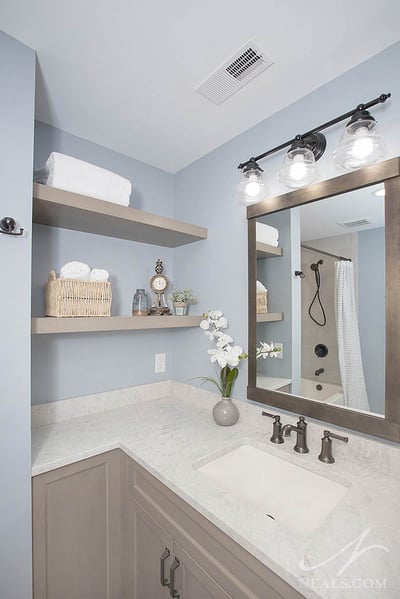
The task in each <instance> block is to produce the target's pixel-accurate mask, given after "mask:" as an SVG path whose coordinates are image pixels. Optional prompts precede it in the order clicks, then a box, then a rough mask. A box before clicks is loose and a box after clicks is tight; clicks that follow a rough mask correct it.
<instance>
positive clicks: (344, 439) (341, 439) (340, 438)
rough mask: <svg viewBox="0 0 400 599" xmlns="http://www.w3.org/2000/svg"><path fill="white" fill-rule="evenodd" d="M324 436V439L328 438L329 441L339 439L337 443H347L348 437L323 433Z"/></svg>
mask: <svg viewBox="0 0 400 599" xmlns="http://www.w3.org/2000/svg"><path fill="white" fill-rule="evenodd" d="M325 433H329V434H328V435H325ZM324 435H325V436H326V437H330V438H331V439H339V441H344V442H345V443H348V442H349V438H348V437H343V436H342V435H336V434H335V433H330V432H329V431H324Z"/></svg>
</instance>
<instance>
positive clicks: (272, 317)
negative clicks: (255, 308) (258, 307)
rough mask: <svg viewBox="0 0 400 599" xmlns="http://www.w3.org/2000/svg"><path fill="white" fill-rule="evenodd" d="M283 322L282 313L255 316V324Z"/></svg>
mask: <svg viewBox="0 0 400 599" xmlns="http://www.w3.org/2000/svg"><path fill="white" fill-rule="evenodd" d="M279 320H283V312H267V313H266V314H257V322H277V321H279Z"/></svg>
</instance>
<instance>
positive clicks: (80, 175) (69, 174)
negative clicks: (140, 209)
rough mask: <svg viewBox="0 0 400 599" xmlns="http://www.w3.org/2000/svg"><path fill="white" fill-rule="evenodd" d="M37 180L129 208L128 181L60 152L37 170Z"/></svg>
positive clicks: (34, 178)
mask: <svg viewBox="0 0 400 599" xmlns="http://www.w3.org/2000/svg"><path fill="white" fill-rule="evenodd" d="M33 180H34V181H35V182H36V183H42V184H43V185H49V186H50V187H57V188H58V189H64V190H65V191H72V192H74V193H79V194H81V195H86V196H90V197H92V198H97V199H98V200H105V201H106V202H112V203H113V204H121V206H129V198H130V195H131V192H132V184H131V182H130V181H128V179H124V177H121V176H120V175H117V174H116V173H112V172H111V171H107V170H106V169H104V168H100V167H99V166H96V165H95V164H90V163H89V162H85V161H84V160H78V159H77V158H73V157H72V156H67V155H66V154H60V153H58V152H52V153H51V154H50V156H49V158H48V159H47V162H46V164H45V165H44V166H43V167H42V168H41V169H39V170H35V171H34V173H33Z"/></svg>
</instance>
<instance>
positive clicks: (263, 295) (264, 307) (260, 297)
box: [257, 291, 268, 314]
mask: <svg viewBox="0 0 400 599" xmlns="http://www.w3.org/2000/svg"><path fill="white" fill-rule="evenodd" d="M267 298H268V291H257V314H266V313H267V312H268V299H267Z"/></svg>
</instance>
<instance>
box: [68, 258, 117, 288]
mask: <svg viewBox="0 0 400 599" xmlns="http://www.w3.org/2000/svg"><path fill="white" fill-rule="evenodd" d="M109 276H110V275H109V272H108V270H105V269H104V268H93V269H92V270H91V269H90V266H89V265H88V264H85V263H84V262H67V263H66V264H64V266H62V267H61V270H60V279H73V280H74V281H98V282H102V283H106V282H107V281H108V277H109Z"/></svg>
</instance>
